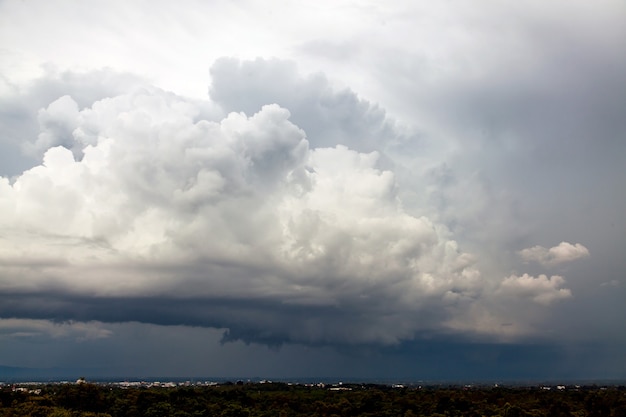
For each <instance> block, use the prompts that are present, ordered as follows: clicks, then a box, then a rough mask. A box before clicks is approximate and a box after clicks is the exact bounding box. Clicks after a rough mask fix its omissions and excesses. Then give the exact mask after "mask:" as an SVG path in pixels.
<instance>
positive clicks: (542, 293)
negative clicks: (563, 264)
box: [498, 274, 572, 305]
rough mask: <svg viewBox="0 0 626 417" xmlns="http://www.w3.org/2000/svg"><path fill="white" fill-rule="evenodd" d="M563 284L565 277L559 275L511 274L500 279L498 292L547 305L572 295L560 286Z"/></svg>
mask: <svg viewBox="0 0 626 417" xmlns="http://www.w3.org/2000/svg"><path fill="white" fill-rule="evenodd" d="M563 284H565V279H563V277H561V276H559V275H553V276H551V277H550V278H548V277H547V276H546V275H543V274H542V275H539V276H537V277H533V276H530V275H528V274H524V275H522V276H517V275H511V276H510V277H508V278H505V279H504V280H503V281H502V283H501V285H500V288H499V290H498V292H499V293H500V294H503V295H505V296H514V297H522V298H530V299H531V300H532V301H534V302H536V303H539V304H544V305H549V304H551V303H553V302H554V301H557V300H562V299H565V298H569V297H571V296H572V292H571V291H570V290H569V289H567V288H560V287H561V286H563Z"/></svg>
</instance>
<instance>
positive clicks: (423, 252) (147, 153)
mask: <svg viewBox="0 0 626 417" xmlns="http://www.w3.org/2000/svg"><path fill="white" fill-rule="evenodd" d="M199 113H200V111H199V109H198V108H197V107H196V106H194V105H193V103H191V102H188V101H186V100H184V99H182V98H179V97H176V96H173V95H171V94H167V93H164V92H162V91H160V90H157V89H152V90H145V89H141V90H138V91H136V92H135V93H132V94H127V95H121V96H117V97H114V98H109V99H105V100H101V101H98V102H96V103H95V104H94V105H93V106H91V107H90V108H85V109H83V110H79V109H78V106H77V105H76V103H75V102H74V101H73V99H72V98H71V97H69V96H64V97H61V98H59V99H58V100H56V101H55V102H53V103H51V104H50V105H49V106H47V108H46V109H44V110H42V111H41V112H40V122H41V126H42V129H43V130H42V133H41V134H40V135H39V138H38V144H40V145H41V146H44V145H45V144H48V145H54V144H57V143H62V144H65V145H66V147H61V146H53V147H51V148H50V149H48V150H47V151H46V152H45V155H44V158H43V163H42V164H41V165H39V166H36V167H34V168H32V169H30V170H28V171H26V172H24V173H23V174H22V175H20V176H18V177H17V178H16V179H15V181H13V182H10V181H9V180H8V179H2V182H1V185H0V187H1V193H0V195H1V196H2V199H1V200H0V210H1V211H2V216H1V217H2V220H1V221H2V228H3V231H4V232H3V234H2V236H1V237H0V246H1V247H2V263H1V266H0V268H1V270H2V277H3V278H2V280H1V281H0V285H1V291H2V298H3V302H2V305H3V308H2V311H1V312H0V313H1V314H2V315H4V316H7V315H12V314H13V315H22V316H25V317H31V318H44V317H52V318H58V319H61V320H71V319H76V320H105V321H106V320H108V321H116V320H117V321H127V320H139V321H142V320H147V321H151V322H156V323H163V324H194V325H205V326H214V327H222V328H228V329H229V333H228V336H227V338H243V339H246V340H252V341H254V340H257V341H258V340H261V341H268V342H271V341H285V340H286V341H295V342H311V343H334V342H350V343H355V342H356V343H359V342H366V343H371V342H375V343H380V342H382V343H395V342H397V341H399V340H402V339H407V338H411V337H412V336H413V335H414V334H415V333H416V332H418V331H422V330H425V329H429V328H436V327H438V326H440V324H441V321H442V320H443V319H444V318H445V317H446V316H448V315H449V314H456V308H462V305H463V302H462V301H459V299H466V300H471V299H472V298H473V297H476V296H478V294H479V293H480V273H479V271H478V270H477V268H476V267H475V259H474V258H473V257H472V256H470V255H469V254H467V253H464V252H462V251H461V250H460V249H459V248H458V245H457V243H456V242H455V241H454V240H452V239H451V238H450V237H449V235H448V232H447V231H446V229H445V228H443V227H442V226H440V225H437V224H434V223H433V222H431V221H430V220H429V219H428V218H425V217H415V216H411V215H409V214H407V213H406V212H404V210H403V208H402V205H401V202H400V201H399V199H398V195H397V183H396V181H395V179H394V174H393V172H391V171H389V170H383V169H380V168H379V167H378V159H379V154H378V153H376V152H369V153H361V152H357V151H355V150H352V149H349V148H348V147H346V146H336V147H322V148H315V149H311V148H310V147H309V142H308V140H307V138H306V133H305V132H304V131H303V130H302V129H300V128H299V127H298V126H296V125H295V124H293V123H292V122H291V121H290V120H289V117H290V113H289V111H287V110H286V109H284V108H281V107H279V106H277V105H267V106H264V107H262V108H261V109H260V110H259V111H258V112H257V113H256V114H254V115H251V116H247V115H245V114H243V113H231V114H229V115H228V116H227V117H225V118H224V119H222V120H219V121H212V120H206V119H201V120H198V119H197V117H198V114H199ZM67 147H71V148H72V150H73V152H72V150H69V149H67ZM76 154H79V156H81V157H82V158H77V157H76ZM44 293H46V294H47V295H46V297H45V299H42V297H41V295H42V294H44ZM104 300H108V304H107V303H105V302H104ZM124 300H126V303H125V302H124ZM112 305H116V306H117V307H116V308H113V309H111V306H112ZM456 305H459V306H460V307H455V306H456ZM173 307H175V308H173ZM449 309H451V311H452V313H450V311H448V310H449ZM148 311H150V313H151V314H150V317H149V318H148V315H147V314H146V313H147V312H148Z"/></svg>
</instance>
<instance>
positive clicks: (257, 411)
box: [0, 383, 626, 417]
mask: <svg viewBox="0 0 626 417" xmlns="http://www.w3.org/2000/svg"><path fill="white" fill-rule="evenodd" d="M344 387H345V386H344ZM40 388H41V391H39V390H37V391H39V392H37V393H34V392H27V391H26V390H14V389H12V388H10V387H3V388H1V389H0V417H22V416H24V417H26V416H29V417H31V416H32V417H211V416H224V417H266V416H267V417H269V416H272V417H274V416H281V417H291V416H308V417H315V416H325V417H330V416H346V417H350V416H365V417H367V416H370V417H373V416H393V417H416V416H432V417H454V416H464V417H465V416H468V417H480V416H486V417H532V416H554V417H560V416H566V417H604V416H606V417H626V388H623V387H614V388H610V389H595V388H588V389H581V390H570V391H568V390H565V391H545V390H540V389H521V388H520V389H502V388H495V389H491V388H485V389H470V390H464V389H452V388H451V389H419V390H418V389H391V388H389V387H385V386H364V385H353V386H350V387H349V388H350V389H351V390H343V391H331V390H328V389H324V388H319V387H307V386H301V385H287V384H244V385H234V384H231V385H222V386H217V387H180V388H171V389H164V388H150V389H147V388H130V389H122V388H119V387H113V386H104V385H94V384H86V383H82V384H65V385H47V386H42V387H40ZM346 388H348V387H346Z"/></svg>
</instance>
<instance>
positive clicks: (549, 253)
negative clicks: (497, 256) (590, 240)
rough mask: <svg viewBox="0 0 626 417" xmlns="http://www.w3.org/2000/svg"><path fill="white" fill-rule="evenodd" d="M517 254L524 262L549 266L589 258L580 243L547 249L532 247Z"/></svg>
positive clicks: (562, 243) (565, 243)
mask: <svg viewBox="0 0 626 417" xmlns="http://www.w3.org/2000/svg"><path fill="white" fill-rule="evenodd" d="M519 254H520V256H521V257H522V258H523V259H524V260H525V261H534V262H538V263H540V264H542V265H546V266H551V265H558V264H562V263H565V262H570V261H574V260H576V259H580V258H585V257H587V256H589V250H588V249H587V248H586V247H584V246H583V245H581V244H580V243H576V244H573V245H572V244H571V243H568V242H561V243H559V244H558V245H557V246H553V247H551V248H549V249H548V248H544V247H543V246H533V247H532V248H526V249H523V250H521V251H520V252H519Z"/></svg>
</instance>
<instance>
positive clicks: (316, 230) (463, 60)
mask: <svg viewBox="0 0 626 417" xmlns="http://www.w3.org/2000/svg"><path fill="white" fill-rule="evenodd" d="M388 3H389V4H383V3H381V2H378V1H376V2H374V1H337V0H333V1H316V2H287V1H285V2H267V1H246V0H241V1H211V2H206V1H192V0H189V1H187V0H185V1H178V2H170V1H154V0H150V1H147V0H146V1H142V0H138V1H132V2H129V1H116V0H113V1H107V2H99V3H98V4H96V3H94V2H81V1H69V0H68V1H64V0H61V1H55V2H49V1H43V0H23V1H17V0H4V1H0V365H3V366H14V367H31V368H56V369H67V368H71V369H79V370H85V371H86V372H87V371H88V372H91V373H92V374H94V375H95V374H98V375H128V376H131V375H137V376H150V375H153V376H160V375H162V376H165V375H168V376H194V375H195V376H201V375H202V376H260V377H307V376H311V377H321V376H339V377H354V378H366V377H387V378H396V377H397V378H413V379H449V378H465V379H468V378H500V379H515V378H626V354H625V353H626V331H625V328H624V321H625V320H626V303H625V302H624V300H625V299H626V272H625V271H626V216H625V215H624V213H626V3H624V2H623V1H621V0H614V1H613V0H599V1H594V2H588V1H582V0H574V1H572V0H567V1H565V0H562V1H561V0H557V1H550V2H546V1H543V0H531V1H526V2H502V1H490V0H484V1H482V0H471V1H445V2H444V1H440V2H434V1H426V0H424V1H422V0H420V1H395V2H388ZM0 379H1V375H0Z"/></svg>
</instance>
